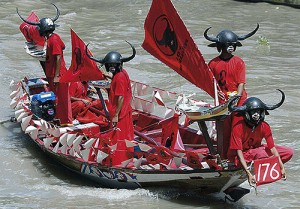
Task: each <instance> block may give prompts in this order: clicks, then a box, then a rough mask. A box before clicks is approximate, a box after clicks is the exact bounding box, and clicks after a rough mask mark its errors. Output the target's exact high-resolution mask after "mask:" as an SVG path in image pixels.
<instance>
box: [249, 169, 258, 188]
mask: <svg viewBox="0 0 300 209" xmlns="http://www.w3.org/2000/svg"><path fill="white" fill-rule="evenodd" d="M247 175H248V183H249V185H250V186H252V187H253V186H255V184H256V180H255V177H254V176H253V175H252V174H251V173H250V171H247Z"/></svg>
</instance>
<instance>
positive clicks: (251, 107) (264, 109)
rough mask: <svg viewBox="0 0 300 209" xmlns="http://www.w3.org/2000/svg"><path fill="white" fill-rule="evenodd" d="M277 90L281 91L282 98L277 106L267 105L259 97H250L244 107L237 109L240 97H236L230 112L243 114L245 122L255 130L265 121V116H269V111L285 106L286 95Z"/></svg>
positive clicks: (229, 106)
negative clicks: (236, 104) (236, 103)
mask: <svg viewBox="0 0 300 209" xmlns="http://www.w3.org/2000/svg"><path fill="white" fill-rule="evenodd" d="M277 90H278V91H280V93H281V96H282V97H281V101H280V102H279V103H277V104H275V105H267V104H265V103H263V102H262V101H261V100H260V99H259V98H257V97H249V98H248V99H246V101H245V102H244V103H243V105H242V106H239V107H237V106H234V104H235V102H236V101H237V99H238V98H239V97H236V98H234V99H233V100H232V101H231V102H230V103H229V104H228V110H229V111H230V112H238V113H240V114H242V115H243V117H244V120H245V122H246V123H247V124H248V125H249V126H250V127H252V128H254V127H256V126H257V125H258V124H259V123H260V122H261V121H264V119H265V115H269V112H268V110H274V109H276V108H278V107H280V106H281V105H282V104H283V102H284V100H285V94H284V92H283V91H281V90H280V89H277Z"/></svg>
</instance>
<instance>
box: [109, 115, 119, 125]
mask: <svg viewBox="0 0 300 209" xmlns="http://www.w3.org/2000/svg"><path fill="white" fill-rule="evenodd" d="M111 122H112V126H113V127H116V126H117V124H118V122H119V117H118V115H115V116H114V117H113V118H112V121H111Z"/></svg>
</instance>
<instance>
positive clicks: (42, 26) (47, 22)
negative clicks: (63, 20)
mask: <svg viewBox="0 0 300 209" xmlns="http://www.w3.org/2000/svg"><path fill="white" fill-rule="evenodd" d="M52 5H53V6H54V7H55V9H56V16H55V17H54V18H48V17H44V18H42V19H40V21H39V22H31V21H28V20H26V19H24V18H23V17H22V16H21V15H20V14H19V11H18V8H17V13H18V15H19V17H20V18H21V19H22V20H23V21H24V22H26V23H28V24H30V25H36V26H37V27H36V29H37V30H38V31H39V33H40V36H46V35H47V33H52V32H53V31H54V30H55V27H57V26H58V25H56V24H55V21H56V20H57V19H58V17H59V15H60V12H59V10H58V8H57V6H55V4H52Z"/></svg>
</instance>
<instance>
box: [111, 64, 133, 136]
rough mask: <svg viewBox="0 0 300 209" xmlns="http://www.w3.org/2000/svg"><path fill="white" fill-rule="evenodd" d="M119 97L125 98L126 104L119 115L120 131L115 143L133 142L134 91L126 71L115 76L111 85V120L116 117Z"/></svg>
mask: <svg viewBox="0 0 300 209" xmlns="http://www.w3.org/2000/svg"><path fill="white" fill-rule="evenodd" d="M118 96H123V97H124V103H123V106H122V108H121V111H120V113H119V121H118V124H117V128H119V129H120V131H116V134H115V135H114V141H115V142H116V140H125V139H127V140H133V136H134V131H133V122H132V108H131V104H130V103H131V99H132V90H131V84H130V79H129V76H128V73H127V72H126V70H124V69H122V71H121V72H119V73H117V74H116V75H114V77H113V79H112V82H111V84H110V91H109V102H110V107H109V112H110V116H111V119H112V118H113V116H114V115H115V112H116V108H117V104H118Z"/></svg>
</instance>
